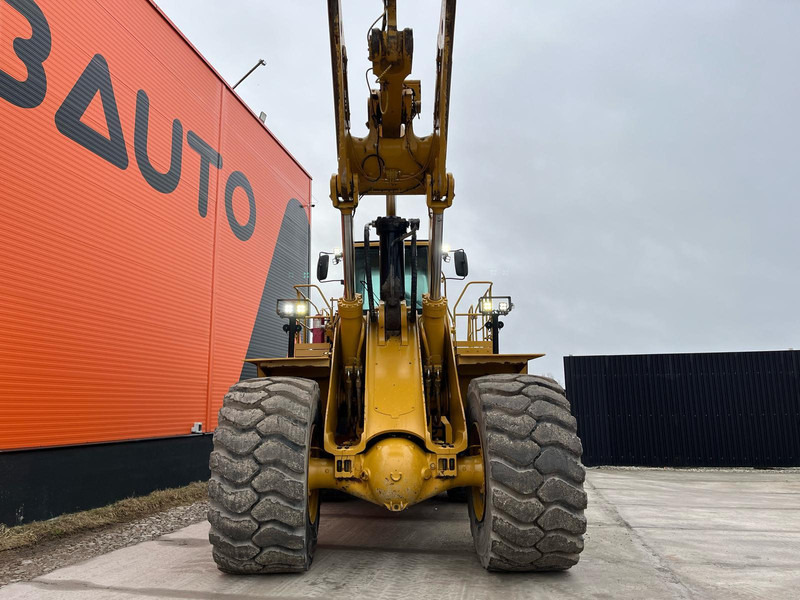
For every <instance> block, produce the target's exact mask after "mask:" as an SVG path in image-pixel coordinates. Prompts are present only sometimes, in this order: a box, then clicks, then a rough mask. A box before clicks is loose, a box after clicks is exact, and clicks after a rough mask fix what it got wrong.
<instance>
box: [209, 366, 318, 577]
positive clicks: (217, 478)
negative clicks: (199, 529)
mask: <svg viewBox="0 0 800 600" xmlns="http://www.w3.org/2000/svg"><path fill="white" fill-rule="evenodd" d="M318 405H319V386H318V385H317V383H316V382H315V381H311V380H308V379H299V378H296V377H266V378H261V379H248V380H246V381H241V382H239V383H237V384H235V385H234V386H233V387H231V389H230V391H229V392H228V393H227V394H226V395H225V399H224V401H223V405H222V408H221V409H220V411H219V426H218V427H217V430H216V432H214V450H213V452H212V453H211V459H210V461H209V466H210V467H211V480H210V481H209V482H208V497H209V508H208V520H209V522H210V523H211V531H210V533H209V540H210V541H211V544H212V546H213V555H214V560H215V561H216V563H217V566H218V567H219V569H220V570H221V571H225V572H226V573H239V574H243V573H291V572H298V571H306V570H308V568H309V566H310V565H311V560H312V558H313V556H314V548H315V547H316V543H317V530H318V529H319V501H318V498H319V496H318V493H317V494H315V495H313V496H312V497H311V498H310V497H309V494H308V459H309V455H310V450H311V445H312V439H311V437H312V433H316V434H318V432H319V431H320V427H319V426H318V425H319V419H320V416H319V415H320V411H319V406H318ZM315 426H316V427H315Z"/></svg>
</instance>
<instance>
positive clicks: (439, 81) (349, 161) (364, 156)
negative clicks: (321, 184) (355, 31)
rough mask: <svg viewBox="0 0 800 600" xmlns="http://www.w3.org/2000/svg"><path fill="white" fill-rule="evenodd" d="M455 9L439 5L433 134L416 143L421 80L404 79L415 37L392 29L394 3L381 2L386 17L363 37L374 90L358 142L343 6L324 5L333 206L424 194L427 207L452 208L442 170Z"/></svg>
mask: <svg viewBox="0 0 800 600" xmlns="http://www.w3.org/2000/svg"><path fill="white" fill-rule="evenodd" d="M455 5H456V2H455V0H444V1H443V3H442V14H441V19H440V25H439V36H438V43H437V52H436V73H437V75H436V99H435V103H434V119H433V123H434V128H433V133H432V134H431V135H428V136H424V137H418V136H417V135H416V134H415V132H414V127H413V119H414V117H416V116H417V115H418V114H419V113H420V109H421V106H422V96H421V85H420V82H419V81H416V80H408V79H406V78H407V77H408V75H409V74H410V73H411V67H412V60H413V52H414V38H413V34H412V31H411V29H403V30H402V31H399V30H398V29H397V9H396V0H386V1H385V3H384V12H383V14H382V16H381V17H379V19H378V20H381V21H382V23H381V27H380V28H378V27H376V28H374V29H372V30H371V31H370V32H369V36H368V38H369V59H370V61H371V62H372V67H371V68H370V69H369V71H371V72H372V76H374V77H375V78H376V79H377V82H378V84H379V87H378V89H370V92H369V98H368V99H367V115H368V120H367V127H368V130H369V131H368V133H367V135H366V137H363V138H362V137H355V136H353V135H352V134H351V133H350V99H349V93H348V88H347V49H346V48H345V44H344V33H343V29H342V19H341V2H340V0H328V18H329V27H330V41H331V62H332V65H331V66H332V74H333V99H334V104H335V106H334V109H335V114H336V145H337V151H338V163H339V166H338V172H337V174H336V175H334V176H333V178H332V180H331V192H332V199H333V201H334V204H335V205H337V206H339V205H340V204H350V203H352V204H353V205H357V203H358V199H359V197H360V196H362V195H368V194H391V195H404V194H415V195H422V194H425V195H427V196H428V197H429V199H430V200H431V202H442V201H444V202H446V203H448V205H449V201H450V199H451V198H452V195H453V189H452V176H450V175H448V174H447V172H446V167H445V160H446V156H447V117H448V110H449V106H450V102H449V96H450V74H451V68H452V56H453V30H454V25H455ZM376 24H377V22H376ZM369 71H368V72H367V75H368V76H369ZM428 178H430V180H429V179H428ZM356 192H357V194H358V195H356Z"/></svg>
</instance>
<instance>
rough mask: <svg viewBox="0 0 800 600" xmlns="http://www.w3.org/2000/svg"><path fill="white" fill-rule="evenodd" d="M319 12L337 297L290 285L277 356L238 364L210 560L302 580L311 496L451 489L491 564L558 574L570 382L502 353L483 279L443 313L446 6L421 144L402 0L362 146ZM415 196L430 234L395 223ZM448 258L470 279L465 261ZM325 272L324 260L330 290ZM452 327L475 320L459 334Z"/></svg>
mask: <svg viewBox="0 0 800 600" xmlns="http://www.w3.org/2000/svg"><path fill="white" fill-rule="evenodd" d="M328 11H329V25H330V41H331V57H332V67H333V89H334V102H335V109H336V133H337V148H338V172H337V173H336V174H335V175H334V176H333V177H332V179H331V200H332V201H333V205H334V206H335V207H336V208H338V209H339V211H340V212H341V225H342V251H341V254H337V255H336V257H335V259H334V261H335V262H336V261H341V263H342V269H343V275H344V279H343V287H344V290H343V294H342V297H341V298H338V299H337V300H335V301H331V302H328V301H327V300H325V299H324V297H323V299H322V301H320V302H319V305H318V303H317V302H315V301H312V300H313V299H312V291H313V290H315V289H316V290H318V289H319V288H317V286H313V285H310V284H305V285H298V286H296V289H297V295H296V298H290V299H286V300H281V301H279V302H278V307H277V310H278V313H279V314H280V315H281V316H282V317H284V318H286V320H287V326H286V327H285V328H284V329H285V330H286V331H288V334H289V335H288V337H289V351H288V356H287V357H286V358H264V359H260V358H252V359H248V361H249V362H251V363H253V364H255V365H256V367H257V369H258V375H259V377H258V378H256V379H250V380H246V381H242V382H239V383H237V384H236V385H234V386H233V387H232V388H231V389H230V391H229V393H228V394H227V395H226V396H225V399H224V405H223V407H222V409H221V410H220V413H219V426H218V428H217V430H216V432H215V434H214V450H213V452H212V454H211V459H210V466H211V480H210V482H209V497H210V508H209V512H208V517H209V521H210V523H211V533H210V539H211V543H212V545H213V555H214V559H215V561H216V563H217V565H218V566H219V568H220V569H221V570H223V571H226V572H229V573H274V572H292V571H303V570H306V569H308V568H309V566H310V565H311V561H312V558H313V554H314V547H315V544H316V538H317V531H318V528H319V520H320V490H338V491H339V492H344V493H346V494H350V495H352V496H356V497H358V498H361V499H363V500H366V501H368V502H372V503H375V504H377V505H380V506H383V507H385V508H386V509H387V510H389V511H402V510H405V509H407V508H408V507H409V506H411V505H413V504H416V503H418V502H422V501H423V500H426V499H428V498H431V497H433V496H436V495H438V494H441V493H444V492H448V491H449V492H450V493H451V494H453V495H455V493H456V492H455V491H456V490H459V491H460V492H461V493H462V494H464V495H465V496H466V497H467V506H468V511H469V518H470V522H471V529H472V536H473V539H474V543H475V549H476V551H477V554H478V557H479V559H480V561H481V563H482V564H483V566H484V567H486V568H487V569H491V570H498V571H549V570H560V569H568V568H569V567H571V566H572V565H574V564H575V563H577V562H578V557H579V554H580V552H581V550H582V549H583V534H584V532H585V529H586V520H585V518H584V514H583V513H584V509H585V507H586V494H585V493H584V490H583V481H584V468H583V466H582V465H581V462H580V456H581V452H582V448H581V442H580V440H579V439H578V436H577V434H576V423H575V419H574V418H573V416H572V415H571V414H570V408H569V403H568V402H567V399H566V397H565V395H564V390H563V389H562V388H561V387H560V386H559V385H558V384H557V383H556V382H555V381H554V380H552V379H548V378H544V377H536V376H533V375H528V374H527V364H528V361H529V360H531V359H533V358H536V357H538V356H541V355H540V354H529V355H523V354H500V353H499V348H498V339H499V331H500V327H502V323H501V322H500V321H499V316H501V315H503V314H506V313H507V312H508V311H509V310H510V309H511V306H512V305H511V299H510V298H508V297H499V296H495V295H494V294H493V292H492V287H491V284H489V283H488V282H479V283H476V285H478V286H482V285H486V288H485V289H483V288H481V289H483V292H482V294H481V295H480V296H479V298H478V299H477V301H476V302H475V303H474V304H473V305H472V306H471V307H470V308H469V309H468V310H467V311H466V312H465V313H459V312H458V308H457V307H458V304H459V302H460V301H461V297H463V296H464V292H466V291H467V289H468V288H469V286H467V288H465V289H464V292H462V294H461V297H460V298H459V301H458V302H456V303H455V304H454V305H453V306H452V308H451V307H450V306H449V305H448V301H447V297H446V287H445V286H444V285H443V283H446V282H443V277H442V262H443V249H442V226H443V217H444V211H445V209H447V208H448V207H450V206H451V205H452V202H453V197H454V180H453V176H452V175H451V174H449V173H447V171H446V169H445V158H446V149H447V144H446V142H447V130H448V109H449V96H450V74H451V70H452V49H453V32H454V23H455V0H444V2H443V4H442V16H441V20H440V29H439V36H438V44H437V54H436V71H437V79H436V91H435V97H434V119H433V132H432V133H431V134H430V135H427V136H424V137H418V136H417V135H416V134H415V133H414V128H413V119H414V117H415V116H416V115H417V114H419V112H420V108H421V105H422V101H421V86H420V82H419V81H413V80H408V79H407V77H408V76H409V74H410V73H411V64H412V55H413V36H412V32H411V30H410V29H404V30H402V31H401V30H398V29H397V15H396V6H395V0H384V3H383V13H382V14H381V16H380V17H379V18H378V19H377V20H376V23H375V24H376V25H377V24H378V21H381V25H380V27H375V28H373V29H372V30H371V31H370V32H369V36H368V41H369V48H368V51H369V59H370V61H371V63H372V68H371V70H372V73H373V75H374V76H375V78H376V80H377V83H378V88H377V89H373V90H371V91H370V95H369V98H368V101H367V114H368V123H367V126H368V128H369V131H368V134H367V135H366V137H363V138H359V137H355V136H353V135H351V133H350V111H349V96H348V89H347V54H346V50H345V46H344V42H343V37H342V26H341V19H340V11H341V8H340V4H339V0H329V1H328ZM372 195H380V196H382V197H385V201H386V215H385V216H381V217H378V218H377V219H375V220H374V221H373V222H372V223H369V224H368V225H367V226H366V228H365V231H364V239H363V241H356V240H355V236H354V231H353V215H354V213H355V211H356V208H357V207H358V204H359V201H360V200H361V199H362V198H363V197H364V196H372ZM406 195H424V196H425V197H426V199H427V206H428V211H429V216H430V225H429V235H428V240H427V241H426V240H422V239H417V233H418V231H419V225H420V224H419V221H417V220H413V219H404V218H402V217H400V216H398V215H397V214H396V208H397V198H398V197H400V196H406ZM373 236H374V237H373ZM450 256H451V255H450V254H448V255H447V256H445V257H444V258H449V257H450ZM452 259H453V263H454V264H455V270H456V273H457V275H459V276H460V277H462V278H463V277H465V276H466V274H467V261H466V255H465V254H464V253H463V251H456V252H454V253H452ZM328 261H329V256H328V255H327V254H322V255H321V256H320V262H319V264H318V269H317V275H318V277H319V278H320V279H321V280H324V279H325V278H326V277H327V271H328ZM470 285H472V284H470ZM472 289H476V288H472ZM459 316H462V317H465V318H466V320H467V335H466V338H465V339H463V340H458V339H457V328H456V320H457V319H458V318H459Z"/></svg>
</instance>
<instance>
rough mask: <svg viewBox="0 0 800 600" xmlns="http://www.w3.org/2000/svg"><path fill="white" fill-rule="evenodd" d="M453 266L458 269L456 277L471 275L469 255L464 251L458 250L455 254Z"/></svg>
mask: <svg viewBox="0 0 800 600" xmlns="http://www.w3.org/2000/svg"><path fill="white" fill-rule="evenodd" d="M453 266H455V268H456V275H457V276H459V277H466V276H467V275H468V274H469V263H468V262H467V253H466V252H464V251H463V250H456V251H455V252H453Z"/></svg>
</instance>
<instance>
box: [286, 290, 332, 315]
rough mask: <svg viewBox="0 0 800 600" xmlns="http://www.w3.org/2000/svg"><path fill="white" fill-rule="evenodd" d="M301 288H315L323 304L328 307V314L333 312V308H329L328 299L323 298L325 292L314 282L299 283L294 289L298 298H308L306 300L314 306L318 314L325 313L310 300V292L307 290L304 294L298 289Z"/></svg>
mask: <svg viewBox="0 0 800 600" xmlns="http://www.w3.org/2000/svg"><path fill="white" fill-rule="evenodd" d="M301 288H307V289H308V290H317V291H318V292H319V295H320V297H321V298H322V301H323V302H324V303H325V306H326V307H327V308H328V314H330V315H332V314H333V309H332V308H331V305H330V303H329V302H328V299H327V298H325V294H324V293H323V291H322V290H321V289H320V287H319V286H318V285H317V284H316V283H299V284H297V285H295V286H294V290H295V291H296V292H297V297H298V298H302V299H303V300H308V302H309V303H310V304H311V306H313V307H314V310H316V311H317V312H318V314H320V315H324V314H325V313H323V312H322V311H320V310H319V307H318V306H317V305H316V304H315V303H314V301H313V300H311V293H310V292H309V294H308V295H306V294H304V293H303V292H301V291H300V289H301Z"/></svg>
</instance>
